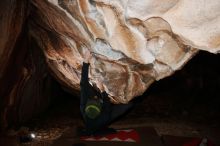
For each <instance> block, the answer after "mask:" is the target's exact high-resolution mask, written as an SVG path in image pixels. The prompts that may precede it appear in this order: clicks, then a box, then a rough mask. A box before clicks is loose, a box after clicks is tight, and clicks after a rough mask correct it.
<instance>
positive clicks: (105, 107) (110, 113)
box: [80, 63, 133, 134]
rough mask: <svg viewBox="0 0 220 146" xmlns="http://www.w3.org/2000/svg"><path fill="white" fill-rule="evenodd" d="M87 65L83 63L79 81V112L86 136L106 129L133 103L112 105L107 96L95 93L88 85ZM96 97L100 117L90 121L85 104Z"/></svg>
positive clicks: (104, 93)
mask: <svg viewBox="0 0 220 146" xmlns="http://www.w3.org/2000/svg"><path fill="white" fill-rule="evenodd" d="M88 70H89V64H88V63H83V67H82V75H81V81H80V87H81V98H80V111H81V113H82V116H83V119H84V122H85V125H86V130H87V133H88V134H93V133H95V132H96V131H98V130H101V129H103V128H106V127H107V126H108V125H109V124H110V123H111V122H112V121H113V120H115V119H116V118H118V117H119V116H120V115H122V114H123V113H125V112H126V111H127V110H128V109H129V108H131V107H132V105H133V103H132V102H131V103H129V104H119V105H113V104H111V103H110V101H109V98H108V94H107V93H106V92H102V93H100V92H98V91H96V90H95V89H94V88H93V87H92V86H91V85H90V84H89V78H88ZM94 96H97V97H98V98H99V99H100V102H101V104H102V110H101V113H100V115H99V116H98V117H97V118H95V119H90V118H88V117H87V116H86V114H85V108H86V103H87V101H88V100H89V99H90V98H93V97H94Z"/></svg>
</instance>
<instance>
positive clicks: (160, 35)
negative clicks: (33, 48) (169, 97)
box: [30, 0, 219, 103]
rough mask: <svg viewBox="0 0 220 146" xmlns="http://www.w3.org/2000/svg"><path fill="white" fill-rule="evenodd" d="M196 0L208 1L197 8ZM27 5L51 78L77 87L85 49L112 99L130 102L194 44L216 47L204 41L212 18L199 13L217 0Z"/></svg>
mask: <svg viewBox="0 0 220 146" xmlns="http://www.w3.org/2000/svg"><path fill="white" fill-rule="evenodd" d="M198 3H200V4H201V3H202V4H203V5H204V6H205V5H206V4H207V5H210V6H209V7H207V6H206V7H201V8H199V10H197V9H195V8H196V7H197V5H198ZM211 3H212V2H211ZM213 3H214V2H213ZM32 5H33V9H32V11H31V15H32V17H31V18H34V19H33V20H31V28H30V30H31V35H32V36H33V37H34V38H35V40H36V41H37V42H38V44H39V45H40V47H41V48H42V50H43V51H44V54H45V56H46V58H47V62H48V65H49V67H50V69H51V71H52V72H53V74H54V75H55V76H56V78H57V79H58V80H59V81H60V82H61V83H62V84H63V85H64V86H67V87H70V88H71V89H76V90H79V81H80V74H81V65H82V62H83V58H84V52H85V50H89V51H91V52H92V54H93V57H92V60H91V62H90V64H91V66H90V78H91V83H92V84H96V83H97V82H98V81H100V82H102V83H103V86H104V88H105V91H106V92H107V93H108V94H109V95H110V98H112V100H113V101H114V102H116V103H127V102H129V101H130V100H131V99H132V98H134V97H135V96H138V95H141V94H142V93H143V92H144V91H146V89H147V88H148V87H149V86H150V84H151V83H152V82H154V81H155V80H159V79H161V78H164V77H166V76H169V75H171V74H172V73H173V72H174V71H175V70H178V69H180V68H181V67H182V66H183V65H184V64H185V63H186V62H187V61H188V60H189V59H190V58H191V57H192V56H193V55H194V54H195V53H196V52H197V49H194V48H193V47H197V48H202V49H208V50H210V51H211V50H214V47H215V49H216V50H218V49H217V47H218V46H213V44H211V43H209V42H211V41H210V40H209V41H208V39H209V38H211V37H212V36H213V37H216V33H211V31H210V30H213V29H214V28H212V27H213V26H212V25H213V22H212V23H211V22H210V23H211V24H208V23H209V21H208V19H204V18H207V17H209V15H207V14H208V10H206V8H212V7H213V6H214V7H217V5H218V6H219V4H215V5H214V4H212V5H211V4H210V2H208V1H201V2H199V1H197V3H195V2H190V1H183V0H180V1H178V0H175V1H173V0H168V1H166V2H163V1H158V2H155V1H151V0H148V1H141V0H136V1H127V0H120V1H119V0H111V1H106V0H91V1H88V0H73V1H69V0H48V1H38V0H32ZM192 5H193V6H192ZM216 11H217V10H216ZM203 12H204V15H203V14H202V13H203ZM194 13H196V14H198V13H201V16H200V15H199V16H197V15H196V14H194ZM188 15H190V19H189V18H188ZM191 15H192V16H191ZM217 16H218V15H216V17H215V18H216V20H217V18H218V17H217ZM203 17H204V18H203ZM210 17H212V16H210ZM202 18H203V19H202ZM201 23H204V25H206V26H211V28H210V30H204V29H203V28H202V27H201V25H198V24H201ZM215 25H216V26H217V23H215ZM197 26H198V27H197ZM203 27H205V26H203ZM204 31H206V32H204ZM208 31H209V32H210V33H208ZM193 32H195V33H193ZM203 33H206V34H207V35H206V36H205V37H203V36H201V34H203ZM203 40H206V42H204V43H205V44H206V46H205V45H203V44H204V43H202V42H203Z"/></svg>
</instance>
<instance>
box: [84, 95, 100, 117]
mask: <svg viewBox="0 0 220 146" xmlns="http://www.w3.org/2000/svg"><path fill="white" fill-rule="evenodd" d="M100 113H101V102H100V100H99V99H97V97H95V98H90V99H88V101H87V104H86V108H85V114H86V116H87V117H89V118H90V119H95V118H97V117H98V116H99V115H100Z"/></svg>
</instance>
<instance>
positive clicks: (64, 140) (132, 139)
mask: <svg viewBox="0 0 220 146" xmlns="http://www.w3.org/2000/svg"><path fill="white" fill-rule="evenodd" d="M125 144H126V146H136V145H139V146H162V142H161V140H160V137H159V136H158V134H157V132H156V131H155V129H154V128H151V127H141V128H134V129H133V128H127V129H117V133H115V134H109V135H103V136H86V137H85V136H84V137H80V136H78V135H77V132H76V128H73V129H70V130H68V131H67V132H66V133H64V134H63V135H62V136H61V137H60V138H59V139H57V140H56V141H55V142H54V143H53V145H52V146H64V145H65V146H103V145H105V146H112V145H114V146H122V145H123V146H124V145H125Z"/></svg>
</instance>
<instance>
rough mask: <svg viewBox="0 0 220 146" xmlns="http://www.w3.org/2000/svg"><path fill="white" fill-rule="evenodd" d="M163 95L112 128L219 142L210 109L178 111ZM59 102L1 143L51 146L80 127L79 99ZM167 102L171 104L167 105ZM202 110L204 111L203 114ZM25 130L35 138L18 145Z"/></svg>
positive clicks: (143, 103)
mask: <svg viewBox="0 0 220 146" xmlns="http://www.w3.org/2000/svg"><path fill="white" fill-rule="evenodd" d="M167 96H168V95H167ZM163 97H164V98H160V100H158V99H157V98H156V97H148V98H147V100H146V99H144V100H142V101H141V102H140V104H139V105H138V106H136V107H135V108H134V109H133V110H132V111H131V112H130V113H128V114H127V115H125V116H124V117H123V118H121V119H120V120H118V121H117V122H115V123H113V124H112V125H111V127H113V128H117V129H121V128H138V127H152V128H154V129H155V130H156V132H157V134H158V136H159V137H166V136H167V135H169V136H177V137H200V138H202V137H208V138H209V139H210V140H212V141H213V142H214V143H215V144H216V145H220V124H219V123H220V120H219V115H218V114H217V113H213V112H212V110H211V111H210V110H209V108H207V107H206V106H203V105H202V104H200V105H198V106H196V110H195V109H194V110H191V111H185V110H179V109H177V108H176V106H173V105H175V103H173V102H171V100H168V98H165V97H166V94H163ZM60 101H61V100H58V102H55V103H54V104H52V105H51V107H50V108H49V109H48V111H47V112H45V113H44V114H41V116H39V117H35V118H33V119H32V120H30V121H29V122H28V123H24V124H22V125H20V126H19V128H14V129H16V130H13V129H11V130H9V131H8V132H7V135H8V136H7V137H3V138H1V139H2V140H3V141H4V145H7V142H9V143H10V144H9V145H12V144H11V143H13V145H21V146H23V145H25V146H26V145H27V146H50V145H52V144H53V143H54V141H55V140H56V139H58V138H59V137H61V136H62V135H63V133H65V132H66V131H68V130H69V129H71V128H73V127H77V126H82V125H83V123H82V120H81V116H80V112H79V108H78V106H79V103H78V100H75V99H71V98H67V100H62V102H60ZM172 101H175V100H172ZM178 101H179V100H178ZM169 102H171V103H170V104H168V103H169ZM58 103H59V104H58ZM178 107H180V106H179V105H178ZM203 110H204V111H207V112H205V113H206V114H204V111H203ZM199 113H202V114H199ZM25 132H26V133H30V132H34V133H35V134H36V140H35V141H32V142H29V143H25V144H20V143H19V142H18V141H17V136H18V135H19V133H25ZM13 139H14V140H13ZM2 140H0V141H2ZM0 144H1V142H0ZM13 145H12V146H13ZM170 146H171V145H170Z"/></svg>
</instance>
